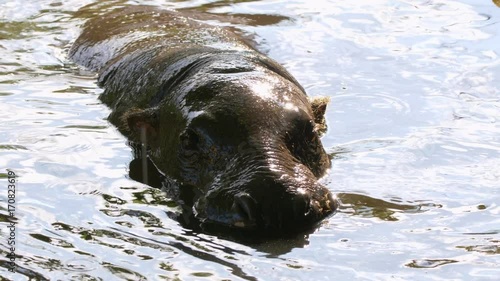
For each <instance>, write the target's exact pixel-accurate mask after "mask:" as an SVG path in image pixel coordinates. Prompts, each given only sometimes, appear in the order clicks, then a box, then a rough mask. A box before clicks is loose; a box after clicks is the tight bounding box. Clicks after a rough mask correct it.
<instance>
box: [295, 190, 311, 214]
mask: <svg viewBox="0 0 500 281" xmlns="http://www.w3.org/2000/svg"><path fill="white" fill-rule="evenodd" d="M292 201H293V203H292V209H293V216H294V218H303V217H304V216H307V214H308V213H309V212H310V209H311V207H310V202H311V198H310V196H309V195H307V194H299V195H296V196H294V197H293V199H292Z"/></svg>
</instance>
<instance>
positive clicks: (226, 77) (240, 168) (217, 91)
mask: <svg viewBox="0 0 500 281" xmlns="http://www.w3.org/2000/svg"><path fill="white" fill-rule="evenodd" d="M70 58H71V59H72V60H74V61H75V62H77V63H78V64H80V65H82V66H84V67H87V68H89V69H91V70H94V71H98V72H99V78H98V79H99V83H100V85H101V86H102V87H103V88H104V89H105V90H104V93H103V94H102V95H101V97H100V98H101V100H102V101H103V102H104V103H106V104H107V105H108V106H109V107H110V108H111V109H112V113H111V114H110V116H109V120H110V122H111V123H113V124H114V125H115V126H117V127H118V129H119V130H120V131H121V132H122V133H123V134H124V135H125V136H126V137H128V138H129V139H130V140H131V141H133V142H140V137H139V136H140V133H141V131H142V132H143V133H145V134H146V136H147V140H148V147H149V152H148V155H149V157H150V159H151V160H152V161H153V162H154V163H155V165H156V166H157V167H158V169H159V170H161V171H162V172H163V173H165V174H166V175H168V176H169V177H170V178H172V179H174V180H175V182H176V183H177V188H179V189H193V190H194V191H195V192H193V197H194V198H193V205H192V209H193V212H194V214H195V217H196V218H197V219H199V220H200V221H202V222H206V223H207V222H208V223H217V224H222V225H227V226H231V227H236V228H243V229H258V230H268V231H280V230H285V231H289V230H293V229H303V228H308V227H311V226H313V225H315V224H317V223H318V222H320V221H321V220H322V219H324V218H325V217H327V216H329V215H331V214H332V213H333V212H334V211H335V209H336V201H335V199H334V198H333V196H332V194H331V193H330V191H329V190H328V189H327V188H326V187H324V186H322V185H321V184H319V183H318V182H317V180H318V178H320V177H321V176H323V175H324V174H325V172H326V170H327V169H328V168H329V167H330V160H329V157H328V155H327V154H326V153H325V151H324V149H323V146H322V144H321V141H320V140H319V136H318V131H317V126H316V122H318V120H321V119H322V118H323V116H322V113H324V106H325V105H322V106H321V107H323V109H322V110H317V112H316V115H315V114H314V112H313V110H312V107H311V104H310V102H309V100H308V98H307V96H306V94H305V91H304V89H303V88H302V87H301V86H300V85H299V83H298V82H297V81H296V80H295V79H294V78H293V77H292V76H291V75H290V74H289V73H288V72H287V71H286V70H285V69H284V68H283V67H281V66H280V65H279V64H278V63H276V62H275V61H273V60H271V59H270V58H268V57H266V56H265V55H263V54H261V53H259V52H258V51H256V50H255V49H253V48H252V47H251V46H250V45H248V44H246V43H245V42H244V41H243V40H241V39H240V38H239V37H238V36H236V35H235V34H233V33H232V32H230V31H228V30H225V29H223V28H219V27H215V26H211V25H207V24H203V23H200V22H197V21H195V20H192V19H189V18H187V17H185V15H183V14H181V13H178V12H175V11H168V10H158V9H155V8H153V7H147V6H131V7H127V8H123V9H119V10H116V11H113V12H111V13H109V14H107V15H104V16H103V17H101V18H98V19H94V20H90V21H89V22H87V24H86V25H85V26H84V30H83V32H82V34H81V35H80V37H79V38H78V39H77V40H76V42H75V43H74V45H73V47H72V49H71V50H70Z"/></svg>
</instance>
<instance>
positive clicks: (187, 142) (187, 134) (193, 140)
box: [180, 129, 200, 151]
mask: <svg viewBox="0 0 500 281" xmlns="http://www.w3.org/2000/svg"><path fill="white" fill-rule="evenodd" d="M199 142H200V137H199V136H198V134H197V133H196V132H195V131H193V130H191V129H187V130H186V131H184V132H183V133H182V134H181V135H180V144H181V148H182V149H183V150H186V151H190V150H191V151H192V150H198V144H199Z"/></svg>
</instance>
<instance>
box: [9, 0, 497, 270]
mask: <svg viewBox="0 0 500 281" xmlns="http://www.w3.org/2000/svg"><path fill="white" fill-rule="evenodd" d="M313 2H314V4H312V3H313ZM138 3H141V4H149V5H156V6H159V7H163V8H177V9H184V10H188V11H189V10H194V11H202V12H208V13H213V14H217V17H214V18H213V19H212V20H210V22H211V23H214V24H220V25H224V26H231V27H234V28H237V29H240V30H243V31H244V34H246V35H247V36H248V37H249V38H251V39H252V40H254V41H255V42H256V43H257V47H258V49H259V50H262V51H263V52H265V53H266V54H267V55H269V56H270V57H272V58H274V59H275V60H277V61H278V62H280V63H281V64H283V65H284V66H285V67H286V68H287V69H288V70H289V71H290V72H291V73H292V74H293V75H294V76H295V77H296V78H297V80H298V81H299V82H300V83H301V84H302V85H303V86H304V88H305V89H306V91H307V92H308V94H309V95H311V96H328V97H329V98H330V104H329V108H328V110H327V116H326V117H327V123H328V126H329V129H328V131H327V133H326V135H325V136H324V137H323V139H322V140H323V144H324V146H325V148H326V149H327V150H328V152H329V153H330V154H331V155H332V159H333V161H332V163H333V164H332V168H331V170H330V173H329V174H328V175H327V176H326V177H325V178H324V179H322V183H323V184H325V185H326V186H327V187H328V188H329V189H330V190H331V191H332V192H334V193H336V194H337V196H338V198H339V200H340V201H341V208H340V210H339V212H338V213H337V214H335V216H333V217H331V218H329V219H328V220H326V221H324V223H323V224H322V226H321V227H320V228H319V229H317V230H316V231H315V232H314V233H311V234H308V235H298V236H297V237H291V238H286V239H285V238H284V239H273V240H269V241H260V242H259V243H252V242H241V241H232V240H231V239H225V238H221V237H216V236H213V235H209V234H205V233H197V232H195V231H192V230H189V229H187V228H183V227H182V226H181V225H180V224H179V223H178V222H176V221H175V220H173V219H171V218H170V217H169V213H172V212H176V211H178V210H179V207H178V206H176V204H175V203H174V202H173V201H172V200H171V199H169V198H168V197H167V196H166V194H165V193H163V192H162V191H161V190H158V189H155V188H151V187H148V186H145V185H143V184H141V183H138V182H136V181H133V180H132V179H130V177H129V165H132V164H131V161H132V159H133V157H132V153H131V149H130V147H128V146H127V143H126V140H125V138H124V137H123V136H121V135H120V134H119V132H118V131H117V130H116V129H115V128H114V127H113V126H112V125H110V124H109V123H108V122H107V121H106V117H107V116H108V114H109V112H110V110H109V109H108V108H107V107H106V106H105V105H103V104H101V103H100V101H99V100H98V95H99V94H100V93H101V92H102V90H101V89H100V88H99V87H98V86H97V85H96V75H95V73H91V72H89V71H86V70H83V69H81V68H79V67H77V66H76V65H75V64H73V63H72V62H70V61H68V59H67V57H66V54H67V52H68V49H69V47H70V45H71V43H72V42H73V40H75V39H76V37H77V36H78V34H79V32H80V26H81V25H82V23H83V22H84V21H85V20H86V19H88V18H90V17H94V16H98V15H100V14H103V13H104V12H105V11H107V10H111V9H113V8H115V7H120V6H123V5H125V4H138ZM499 6H500V4H499V3H498V1H496V0H494V1H472V0H440V1H402V0H401V1H396V0H375V1H331V0H318V1H305V0H293V1H283V0H271V1H223V0H221V1H208V0H196V1H195V0H192V1H170V2H165V1H155V0H152V1H123V0H115V1H91V0H85V1H74V0H71V1H51V0H36V1H16V0H7V1H3V2H1V3H0V118H1V120H2V123H1V126H0V167H1V168H2V170H1V171H0V183H1V184H2V185H3V187H2V188H0V190H2V191H1V193H0V222H1V223H0V227H1V232H0V239H1V240H2V242H1V243H0V254H1V255H0V276H2V278H5V279H6V280H162V279H164V280H498V276H500V269H499V268H500V256H499V255H500V206H499V202H500V193H499V191H500V186H499V183H500V168H499V167H500V90H499V86H498V82H497V81H500V58H499V55H500V37H499V36H500V34H499V33H498V31H499V30H500V29H499V28H500V27H499V21H500V8H499ZM6 169H10V170H12V171H15V173H16V174H17V175H18V176H19V178H18V186H17V190H16V201H17V204H16V218H17V220H16V221H17V228H16V243H17V244H16V245H17V247H16V254H17V257H16V264H17V273H10V272H9V271H8V268H9V267H8V264H7V258H6V256H7V254H8V252H9V247H8V245H7V242H6V241H7V235H8V230H7V225H8V224H9V221H10V220H11V218H10V217H9V216H8V211H7V201H8V197H7V192H6V186H7V181H6V180H5V179H6V178H7V170H6ZM2 280H3V279H2Z"/></svg>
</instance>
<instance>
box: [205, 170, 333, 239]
mask: <svg viewBox="0 0 500 281" xmlns="http://www.w3.org/2000/svg"><path fill="white" fill-rule="evenodd" d="M227 190H235V191H239V192H237V193H235V194H232V195H231V196H228V194H227ZM241 190H243V191H241ZM337 204H338V203H337V200H336V199H335V198H334V196H333V195H332V193H331V192H330V191H329V190H328V189H327V188H326V187H324V186H323V185H321V184H319V183H317V182H315V181H314V179H312V178H311V179H309V178H307V177H302V178H295V177H290V176H288V175H279V176H278V175H273V176H272V177H270V176H267V177H266V176H264V175H262V173H256V176H255V177H254V178H252V179H251V180H250V181H248V180H241V181H236V183H235V184H233V185H232V186H230V187H228V188H220V189H217V188H215V189H213V190H212V192H211V194H209V195H208V196H207V197H206V198H205V200H203V199H202V200H201V202H199V204H197V205H196V206H195V209H198V211H199V216H200V217H206V221H205V222H208V223H220V224H223V225H229V226H233V227H236V228H242V229H255V230H267V231H287V230H291V229H294V230H297V229H298V228H309V227H311V226H314V225H316V224H317V223H319V222H320V221H321V220H322V219H324V218H326V217H328V216H330V215H331V214H333V213H334V212H335V210H336V209H337ZM201 209H203V210H201Z"/></svg>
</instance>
